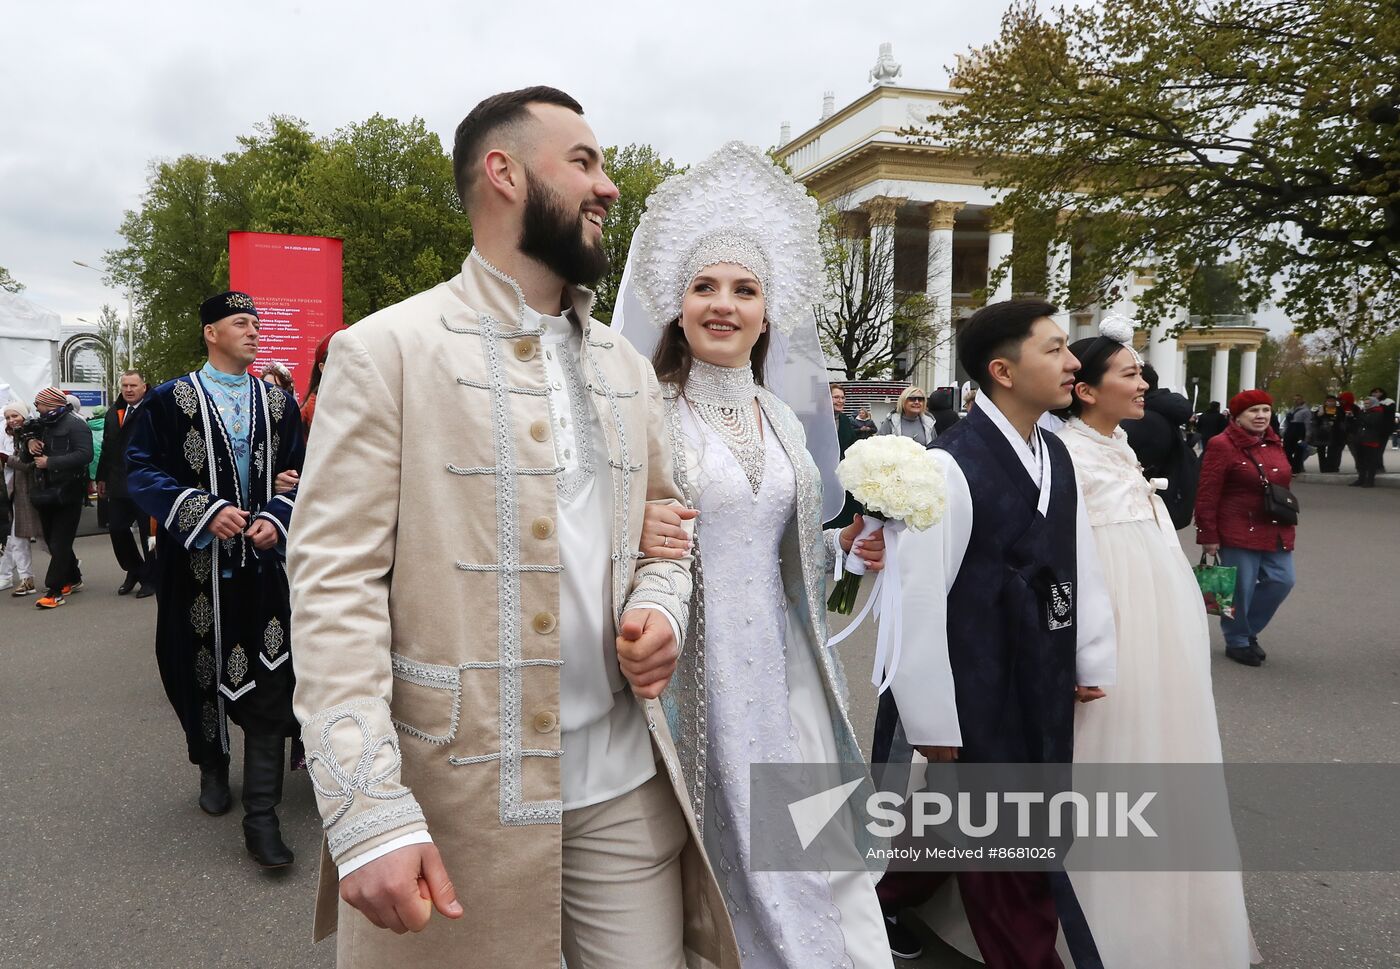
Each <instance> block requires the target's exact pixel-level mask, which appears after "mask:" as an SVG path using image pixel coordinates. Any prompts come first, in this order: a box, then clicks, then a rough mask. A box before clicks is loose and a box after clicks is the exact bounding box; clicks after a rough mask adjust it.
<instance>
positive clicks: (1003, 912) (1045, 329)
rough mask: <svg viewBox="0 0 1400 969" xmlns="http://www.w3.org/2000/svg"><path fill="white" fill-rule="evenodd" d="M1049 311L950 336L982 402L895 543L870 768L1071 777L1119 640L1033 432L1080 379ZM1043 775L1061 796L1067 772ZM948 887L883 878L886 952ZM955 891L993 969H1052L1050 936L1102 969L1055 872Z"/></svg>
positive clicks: (1080, 510)
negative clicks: (1088, 709) (912, 765)
mask: <svg viewBox="0 0 1400 969" xmlns="http://www.w3.org/2000/svg"><path fill="white" fill-rule="evenodd" d="M1057 312H1058V309H1057V308H1056V307H1055V306H1053V305H1051V304H1049V303H1044V302H1040V301H1036V300H1015V301H1007V302H1002V303H993V304H991V305H989V306H986V307H983V308H982V309H981V310H979V311H978V312H977V313H975V314H974V315H973V316H972V317H971V318H970V319H969V320H968V321H967V323H966V324H965V325H964V327H963V329H962V330H961V332H960V334H959V337H958V356H959V361H960V362H961V363H962V365H963V368H964V369H965V370H966V371H967V373H968V374H969V375H970V376H972V377H973V379H975V380H977V381H978V383H979V384H980V385H981V390H982V393H981V394H980V395H979V396H978V398H977V406H976V408H975V409H974V410H973V411H972V412H971V413H969V415H968V417H967V418H966V419H965V420H962V421H960V422H959V423H958V424H956V425H955V426H954V427H953V428H951V429H950V430H949V431H948V432H947V433H946V434H944V435H941V436H940V437H939V438H938V440H937V442H935V444H934V448H933V454H934V457H935V459H936V460H937V461H938V462H939V466H940V468H941V469H942V470H943V473H944V476H945V478H946V480H947V482H948V494H947V510H946V512H945V514H944V517H943V520H942V521H941V522H940V523H939V524H938V525H936V526H934V527H933V528H930V529H928V530H927V531H924V532H915V533H910V534H909V535H907V536H906V538H905V540H904V541H903V542H902V544H901V546H900V550H899V567H900V568H901V569H902V570H903V572H904V574H905V575H906V576H908V577H909V578H908V579H906V580H905V581H906V583H907V585H906V586H905V593H904V602H903V617H902V619H903V630H904V634H903V635H904V641H903V644H902V645H903V649H902V651H901V657H902V658H901V659H900V660H899V662H898V666H897V668H896V669H895V670H893V671H892V674H893V680H892V683H891V689H890V691H889V692H887V693H885V694H884V695H882V696H881V698H880V710H879V714H878V715H877V719H876V737H875V743H874V746H873V749H872V760H873V761H874V762H876V763H877V764H878V763H890V762H908V760H909V756H910V755H909V749H910V746H911V745H912V746H913V747H914V748H916V749H918V750H919V752H920V753H922V754H923V755H924V756H925V757H926V758H928V760H929V761H930V762H933V763H940V762H944V763H946V762H950V761H957V762H959V763H961V764H1037V765H1054V764H1064V765H1068V764H1069V763H1070V761H1071V760H1072V759H1073V755H1074V705H1075V703H1076V701H1077V702H1080V703H1087V702H1090V701H1094V700H1098V699H1100V698H1102V697H1104V695H1105V690H1104V689H1103V687H1106V686H1111V685H1112V684H1113V681H1114V678H1115V675H1116V668H1117V637H1116V632H1115V629H1114V622H1113V607H1112V603H1111V602H1110V601H1109V598H1108V588H1107V585H1106V584H1105V582H1104V579H1103V572H1102V569H1101V567H1100V565H1099V561H1098V555H1097V551H1096V546H1095V543H1094V537H1093V532H1092V530H1091V528H1090V526H1089V520H1088V515H1087V513H1086V511H1085V508H1084V501H1083V498H1082V496H1081V495H1080V493H1079V486H1078V483H1077V481H1076V479H1075V474H1074V466H1073V464H1072V463H1071V462H1070V458H1069V452H1068V451H1067V450H1066V449H1065V446H1064V445H1063V444H1061V443H1060V441H1059V439H1058V438H1057V437H1055V435H1053V434H1050V433H1047V432H1046V431H1045V430H1044V429H1042V428H1041V427H1040V426H1039V421H1040V419H1041V418H1042V417H1043V415H1044V414H1045V413H1046V411H1048V410H1053V409H1058V408H1061V407H1064V406H1065V405H1067V404H1068V403H1069V400H1070V396H1071V388H1072V387H1073V385H1074V378H1075V374H1076V372H1077V371H1078V369H1079V362H1078V361H1077V360H1076V359H1075V358H1074V355H1073V354H1072V353H1070V351H1069V347H1068V343H1067V337H1066V334H1065V332H1064V330H1062V329H1061V328H1060V326H1059V325H1058V324H1057V323H1056V322H1055V320H1054V316H1055V314H1056V313H1057ZM1108 702H1112V701H1111V700H1110V701H1108ZM1045 776H1047V777H1063V778H1064V783H1065V784H1066V786H1068V773H1067V772H1064V773H1061V772H1056V771H1049V772H1047V773H1046V775H1045ZM895 867H897V866H895ZM942 874H943V873H939V872H929V871H918V870H913V871H911V870H895V868H894V867H892V869H891V871H890V873H889V874H886V875H885V877H884V879H883V880H881V882H880V883H879V886H878V892H879V895H880V903H881V906H882V907H883V908H884V910H885V915H886V919H887V922H888V931H889V934H890V943H891V948H892V950H896V951H898V952H899V953H900V954H901V955H904V956H905V957H913V956H914V955H915V952H914V948H915V947H914V946H913V945H912V944H911V942H910V940H909V939H908V933H907V929H905V927H904V926H903V925H901V923H900V922H899V919H898V913H899V912H900V911H901V910H902V909H905V908H912V907H914V906H917V905H920V904H922V903H923V902H925V901H927V900H928V899H929V897H930V896H931V895H932V893H933V891H934V890H935V889H936V888H938V887H939V885H940V884H941V882H942V881H943V877H942ZM957 881H958V886H957V887H958V891H959V894H960V895H961V897H962V901H963V907H964V910H965V911H966V915H967V920H968V924H969V927H970V928H971V930H972V935H973V937H974V938H975V940H976V944H977V948H978V953H977V954H979V955H980V957H981V959H982V961H983V962H985V963H986V965H987V966H988V967H989V969H1062V966H1063V962H1062V960H1061V959H1060V957H1059V955H1058V954H1057V952H1056V936H1057V934H1058V933H1059V932H1060V931H1061V930H1062V931H1063V935H1064V940H1065V943H1066V948H1067V949H1068V951H1069V953H1070V955H1071V957H1072V959H1073V961H1074V965H1075V967H1076V969H1102V961H1101V960H1100V958H1099V955H1098V951H1097V947H1096V946H1095V944H1094V941H1093V936H1092V933H1091V932H1090V930H1089V927H1088V924H1087V922H1086V921H1085V919H1084V916H1083V912H1082V910H1081V909H1080V906H1079V903H1078V900H1077V899H1076V897H1075V895H1074V892H1073V889H1072V887H1071V885H1070V883H1069V880H1068V878H1067V877H1065V875H1064V873H1063V872H1036V871H1030V872H1013V871H999V870H963V871H960V872H958V879H957ZM1110 969H1112V967H1110Z"/></svg>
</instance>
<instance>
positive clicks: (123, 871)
mask: <svg viewBox="0 0 1400 969" xmlns="http://www.w3.org/2000/svg"><path fill="white" fill-rule="evenodd" d="M1393 463H1394V464H1395V466H1396V467H1397V468H1400V457H1395V458H1393ZM1297 490H1298V494H1299V497H1300V499H1301V501H1302V504H1303V524H1302V525H1301V526H1300V529H1299V548H1298V553H1297V571H1298V577H1299V584H1298V588H1297V589H1296V591H1295V592H1294V594H1293V596H1292V598H1290V599H1289V601H1288V602H1287V603H1285V605H1284V607H1283V609H1282V610H1281V612H1280V613H1279V617H1278V619H1277V621H1276V623H1275V625H1274V626H1272V627H1271V628H1270V629H1269V631H1268V635H1267V636H1266V637H1265V643H1266V644H1267V646H1268V649H1269V661H1268V664H1267V665H1266V666H1265V667H1263V668H1262V669H1248V668H1246V667H1242V666H1238V665H1235V664H1233V663H1230V662H1228V661H1226V660H1225V659H1224V657H1223V655H1222V654H1221V653H1220V643H1219V639H1218V634H1217V639H1216V643H1215V648H1216V653H1215V663H1214V674H1215V692H1216V701H1217V704H1218V707H1219V712H1220V721H1221V734H1222V737H1223V739H1224V744H1225V750H1226V755H1227V757H1228V758H1230V759H1231V760H1235V761H1245V762H1248V761H1291V762H1324V763H1325V762H1330V761H1333V760H1337V761H1349V762H1378V761H1380V762H1394V761H1397V760H1400V645H1397V641H1398V640H1400V635H1397V630H1400V607H1397V604H1396V602H1397V597H1396V592H1397V588H1400V495H1398V494H1396V493H1395V492H1394V491H1392V490H1388V489H1387V490H1381V489H1377V490H1374V491H1362V490H1360V489H1340V488H1330V487H1318V486H1314V485H1310V484H1301V485H1299V487H1298V489H1297ZM1188 553H1191V554H1194V547H1193V546H1192V547H1188ZM79 554H80V556H81V557H82V559H83V563H84V568H85V571H86V573H87V576H88V586H87V589H86V591H84V592H81V593H78V594H77V595H75V596H73V597H72V598H71V599H70V600H69V603H68V605H66V606H64V607H62V608H61V609H59V610H57V611H54V612H43V611H40V610H37V609H35V608H34V606H33V601H34V600H33V599H32V598H31V599H25V600H15V599H11V598H9V596H8V594H5V595H0V777H3V787H0V818H3V822H4V826H5V830H4V835H3V837H0V898H2V899H3V900H4V902H5V904H4V906H3V908H2V909H0V967H4V969H192V967H206V966H209V967H212V966H219V967H221V969H234V967H248V969H281V967H296V969H328V967H330V966H332V965H333V963H334V950H333V948H332V947H331V946H330V945H321V946H315V947H313V946H312V944H311V909H312V896H313V893H314V888H315V874H316V873H315V870H314V862H315V858H316V846H317V837H318V828H319V825H318V822H317V819H316V817H315V809H314V805H313V803H312V797H311V790H310V785H309V784H308V783H307V781H306V776H305V775H304V774H296V775H294V776H292V777H291V778H290V780H289V783H288V785H287V800H286V803H285V804H284V807H283V811H282V814H283V819H284V822H283V823H284V827H285V829H286V831H287V833H288V834H287V837H288V840H289V842H290V843H291V845H292V847H293V848H294V849H295V850H296V852H297V854H298V863H297V864H296V865H295V866H294V867H293V868H292V869H291V870H290V871H289V872H287V873H286V874H283V875H280V876H279V875H268V874H265V873H263V872H261V871H259V870H258V869H256V868H255V867H254V866H253V865H252V863H251V862H250V861H249V860H248V859H247V857H246V856H245V854H244V852H243V846H242V839H241V830H240V826H239V814H238V812H237V811H236V810H235V811H234V812H231V813H230V814H228V815H226V816H225V817H222V818H207V817H205V816H204V815H202V814H201V813H200V812H199V810H198V808H197V807H196V805H195V797H196V794H197V782H198V777H197V773H196V771H195V769H194V768H193V767H192V766H190V765H189V764H188V763H186V761H185V754H184V745H183V741H182V739H181V736H180V733H179V729H178V727H177V725H176V723H175V720H174V716H173V714H172V713H171V712H170V709H169V707H168V706H167V704H166V701H165V696H164V694H163V693H162V691H161V687H160V683H159V680H158V678H157V676H156V670H155V658H154V653H153V646H152V643H153V636H154V628H155V600H154V599H149V600H145V601H142V602H137V601H135V600H134V599H131V598H118V597H117V596H116V595H115V594H114V590H115V588H116V586H117V584H118V583H119V582H120V579H121V576H120V575H119V574H118V571H117V568H116V566H115V563H114V562H113V561H112V556H111V550H110V547H109V545H108V543H107V541H106V538H105V537H102V536H92V537H88V538H83V539H80V540H79ZM46 561H47V557H46V556H45V555H44V554H43V553H38V554H36V564H38V565H40V567H41V568H42V566H43V565H44V564H45V563H46ZM837 625H838V626H839V625H840V623H837ZM841 648H842V652H843V654H844V657H845V660H846V663H847V666H848V671H849V678H850V682H851V684H852V687H853V694H854V696H853V702H852V717H853V720H854V722H855V724H856V727H857V730H858V731H859V733H860V735H861V736H862V737H863V738H866V739H867V740H868V738H869V735H870V730H871V724H872V722H873V719H874V696H873V690H872V689H870V688H869V687H868V686H866V683H867V681H868V671H869V669H870V664H871V662H872V657H873V652H874V642H873V636H871V635H870V634H869V630H862V632H861V633H860V634H858V635H857V636H855V637H852V639H851V640H850V641H848V642H847V644H845V645H844V646H842V647H841ZM235 734H236V731H235ZM234 756H235V759H234V763H235V764H239V763H241V755H240V753H239V752H238V751H235V755H234ZM234 787H235V793H236V792H237V790H238V787H239V785H238V782H237V779H235V784H234ZM1319 820H1320V821H1325V819H1319ZM1376 823H1377V824H1378V825H1382V824H1383V825H1393V824H1394V819H1393V818H1378V819H1376ZM454 874H455V875H456V877H458V878H469V877H470V875H469V874H467V873H454ZM1245 884H1246V890H1247V893H1248V898H1249V903H1250V910H1251V915H1252V918H1253V927H1254V932H1255V935H1256V937H1257V939H1258V944H1259V948H1260V949H1261V950H1262V951H1263V953H1264V956H1265V960H1266V961H1265V966H1266V967H1270V969H1274V967H1277V969H1295V967H1296V969H1321V967H1326V969H1360V967H1373V969H1379V967H1386V969H1393V967H1395V966H1397V965H1400V875H1397V874H1395V873H1388V874H1354V873H1352V874H1348V873H1334V874H1328V873H1322V872H1318V873H1308V874H1268V873H1262V874H1259V873H1255V874H1247V875H1246V876H1245ZM467 918H468V919H470V918H471V915H470V913H468V916H467ZM488 930H489V929H488V927H485V926H483V927H482V931H488ZM918 965H921V966H925V967H950V966H965V965H968V963H966V962H965V961H964V960H961V959H960V958H958V957H956V956H952V955H949V954H948V953H947V951H946V950H944V949H942V948H941V947H938V946H937V945H936V943H930V949H929V954H928V955H927V956H926V957H925V958H924V959H923V960H921V961H920V962H919V963H918ZM402 969H420V967H407V966H405V967H402ZM421 969H430V967H421ZM502 969H509V967H502Z"/></svg>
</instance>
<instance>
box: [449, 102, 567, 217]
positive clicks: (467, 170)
mask: <svg viewBox="0 0 1400 969" xmlns="http://www.w3.org/2000/svg"><path fill="white" fill-rule="evenodd" d="M532 104H557V105H559V106H560V107H561V108H568V109H569V110H570V111H572V112H574V113H575V114H583V105H581V104H579V103H578V102H577V101H575V100H574V99H573V98H571V97H569V96H568V95H567V94H565V93H564V92H563V91H561V90H559V89H558V88H553V87H546V86H545V85H543V84H537V85H535V86H534V87H524V88H521V89H520V90H519V91H506V92H505V93H504V94H493V95H491V96H490V97H489V98H487V99H486V100H485V101H482V102H481V103H480V104H478V105H477V106H476V107H474V108H472V109H471V113H470V114H468V115H467V116H466V117H465V118H463V119H462V123H461V124H459V125H458V126H457V136H456V139H455V140H454V141H453V144H452V175H453V177H454V178H455V179H456V181H457V198H458V199H459V200H460V201H461V203H462V208H463V209H465V208H466V207H467V194H468V193H469V192H470V191H471V187H472V178H473V176H474V175H475V172H476V165H477V162H479V161H480V160H481V156H482V154H483V153H484V152H485V151H486V150H487V142H488V141H489V140H490V138H491V137H492V136H493V135H495V134H497V133H498V132H499V131H500V130H501V129H502V128H508V127H513V126H515V125H519V124H520V123H521V122H523V121H526V120H528V119H529V117H530V110H529V109H530V105H532Z"/></svg>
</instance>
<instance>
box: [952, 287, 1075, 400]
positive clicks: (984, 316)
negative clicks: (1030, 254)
mask: <svg viewBox="0 0 1400 969" xmlns="http://www.w3.org/2000/svg"><path fill="white" fill-rule="evenodd" d="M1059 311H1060V308H1059V307H1058V306H1056V305H1055V304H1054V303H1047V302H1045V301H1044V300H1040V299H1010V300H1005V301H1004V302H1001V303H991V304H989V305H987V306H984V307H982V308H981V309H980V310H978V311H977V312H976V313H973V314H972V316H970V317H969V318H968V321H967V322H966V323H964V324H963V327H962V330H961V331H960V332H959V333H958V363H960V364H962V368H963V370H965V371H967V376H968V378H969V379H970V380H975V381H976V382H977V385H978V386H979V387H982V388H983V389H988V390H989V389H990V388H991V387H992V385H993V384H995V383H996V381H995V380H993V379H992V377H991V374H990V373H989V372H988V371H987V367H988V365H990V364H991V362H992V361H993V360H995V359H997V358H998V357H1006V358H1008V359H1011V360H1015V359H1017V358H1018V357H1019V356H1020V353H1021V344H1022V343H1024V342H1025V340H1026V337H1028V336H1030V333H1031V327H1032V326H1034V325H1035V321H1036V320H1038V319H1040V318H1041V317H1044V316H1054V315H1055V314H1056V313H1058V312H1059Z"/></svg>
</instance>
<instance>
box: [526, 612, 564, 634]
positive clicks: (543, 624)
mask: <svg viewBox="0 0 1400 969" xmlns="http://www.w3.org/2000/svg"><path fill="white" fill-rule="evenodd" d="M557 625H559V621H558V620H557V619H555V618H554V615H553V614H552V613H548V612H537V613H535V618H534V620H533V621H532V622H531V623H530V626H531V628H533V629H534V630H535V632H537V633H539V634H540V635H541V636H548V635H549V634H550V633H552V632H554V628H555V627H556V626H557Z"/></svg>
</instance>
